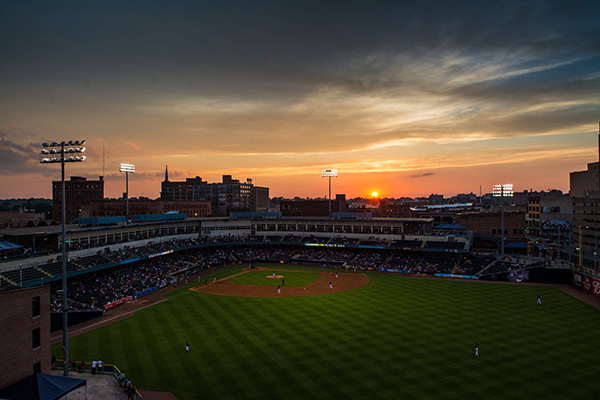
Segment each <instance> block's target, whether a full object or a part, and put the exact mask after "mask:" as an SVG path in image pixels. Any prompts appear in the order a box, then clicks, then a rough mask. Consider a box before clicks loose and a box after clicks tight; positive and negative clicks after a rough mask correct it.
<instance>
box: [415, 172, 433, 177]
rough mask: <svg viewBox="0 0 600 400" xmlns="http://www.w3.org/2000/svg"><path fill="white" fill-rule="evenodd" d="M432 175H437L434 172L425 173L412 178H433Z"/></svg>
mask: <svg viewBox="0 0 600 400" xmlns="http://www.w3.org/2000/svg"><path fill="white" fill-rule="evenodd" d="M432 175H435V173H434V172H425V173H423V174H415V175H411V176H410V177H411V178H423V177H425V176H432Z"/></svg>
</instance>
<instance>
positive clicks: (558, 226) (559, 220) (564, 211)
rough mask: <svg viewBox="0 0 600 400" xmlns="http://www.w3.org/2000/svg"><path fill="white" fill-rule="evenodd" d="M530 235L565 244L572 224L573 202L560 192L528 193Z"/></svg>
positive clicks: (528, 230)
mask: <svg viewBox="0 0 600 400" xmlns="http://www.w3.org/2000/svg"><path fill="white" fill-rule="evenodd" d="M526 219H527V232H528V233H529V234H530V235H534V236H539V237H544V238H549V239H555V240H560V241H561V242H566V241H567V240H568V239H569V238H570V236H571V227H572V224H573V200H572V199H571V196H569V195H568V194H563V192H561V191H560V190H552V191H550V192H541V193H530V194H529V198H528V204H527V216H526Z"/></svg>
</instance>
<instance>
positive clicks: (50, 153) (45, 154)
mask: <svg viewBox="0 0 600 400" xmlns="http://www.w3.org/2000/svg"><path fill="white" fill-rule="evenodd" d="M84 144H85V140H69V141H64V140H63V141H62V142H50V143H42V146H43V147H44V148H43V149H42V150H41V151H40V163H42V164H55V163H60V167H61V168H60V171H61V174H60V182H61V185H62V189H61V191H62V192H61V193H62V194H61V203H62V291H63V293H62V295H63V298H62V314H63V318H62V320H63V357H64V375H65V376H69V363H68V360H69V331H68V327H67V313H68V311H69V306H68V304H67V230H66V227H65V224H66V219H67V212H66V206H65V163H66V162H82V161H84V160H85V159H86V157H85V156H84V155H82V154H81V153H83V152H84V151H85V147H83V145H84Z"/></svg>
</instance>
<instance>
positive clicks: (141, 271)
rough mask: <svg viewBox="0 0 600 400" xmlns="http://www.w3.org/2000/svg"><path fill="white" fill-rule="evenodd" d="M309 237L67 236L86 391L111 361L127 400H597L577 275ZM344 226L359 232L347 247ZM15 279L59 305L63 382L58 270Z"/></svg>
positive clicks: (74, 352) (202, 233) (380, 229)
mask: <svg viewBox="0 0 600 400" xmlns="http://www.w3.org/2000/svg"><path fill="white" fill-rule="evenodd" d="M178 223H182V224H183V222H178ZM188 223H189V222H188ZM311 223H312V224H314V226H312V225H309V224H308V223H306V224H304V229H298V228H297V226H295V227H293V228H292V227H291V224H290V223H289V222H286V225H285V227H284V228H281V225H282V224H281V221H279V222H278V223H277V222H274V221H265V220H260V219H254V220H252V219H241V220H240V219H237V220H236V219H229V218H225V219H218V220H210V221H203V222H202V223H201V224H198V225H197V227H195V228H190V229H188V228H183V229H179V228H177V227H176V228H175V229H173V227H169V228H167V229H166V230H165V232H164V234H163V233H162V230H160V229H159V230H158V231H157V230H156V228H157V226H156V224H154V225H152V224H140V225H139V226H137V228H136V227H135V226H128V227H127V228H123V227H103V228H86V229H81V230H79V231H77V230H73V231H71V232H70V233H69V246H70V251H69V259H68V263H67V266H68V271H69V274H68V277H69V279H68V290H67V300H68V305H69V318H70V319H69V341H68V346H69V357H70V358H71V363H72V364H73V368H72V370H73V373H74V374H77V375H76V376H77V377H85V376H86V375H89V373H90V372H89V371H90V368H91V365H92V362H94V361H95V360H97V359H102V360H103V362H104V365H105V366H106V367H105V368H106V369H105V370H104V373H105V374H106V373H109V374H114V376H115V382H117V383H118V384H121V385H123V384H124V382H123V381H126V382H127V385H129V386H131V387H133V388H134V391H133V393H131V395H130V398H136V397H137V398H140V397H141V398H145V399H157V398H165V399H173V398H176V399H180V400H184V399H198V398H203V399H265V398H285V399H317V398H319V399H320V398H340V399H342V398H343V399H387V398H389V399H392V398H393V399H592V398H596V397H597V396H598V393H600V381H599V380H598V379H597V377H598V375H599V373H600V366H599V364H598V358H597V354H596V353H597V352H596V351H594V348H595V345H594V343H595V342H596V339H597V336H598V332H600V298H598V297H596V296H594V295H593V294H591V293H587V292H586V290H584V288H578V287H577V286H576V285H574V283H575V280H577V279H575V280H574V275H575V276H579V279H581V275H582V274H581V272H580V271H575V272H574V271H573V270H572V269H569V268H565V267H564V266H561V265H558V264H556V263H553V262H551V261H550V260H542V259H539V258H536V257H529V256H527V255H526V254H513V255H506V256H505V257H498V256H497V254H494V253H492V252H489V248H488V246H487V245H486V244H485V243H484V241H482V240H481V238H477V237H476V236H475V235H473V234H472V233H468V232H448V231H445V232H436V231H435V230H433V229H432V224H431V221H415V220H405V221H374V220H372V221H362V222H357V221H352V222H348V221H333V220H326V221H324V220H314V221H312V222H311ZM159 225H161V224H159ZM162 225H163V227H164V226H166V225H167V224H166V223H163V224H162ZM274 225H278V226H274ZM350 225H352V227H351V229H352V230H354V229H357V230H360V231H361V232H360V233H358V232H356V233H352V232H340V231H341V230H342V228H340V227H341V226H350ZM123 229H128V230H130V232H128V233H127V238H128V239H129V240H122V239H123V234H122V232H121V231H122V230H123ZM135 229H137V230H138V231H137V232H133V231H132V230H135ZM344 229H346V228H344ZM394 229H397V230H398V231H397V232H395V231H394ZM150 231H151V232H153V234H149V233H148V232H150ZM107 232H110V233H107ZM117 232H118V233H119V234H117ZM180 232H181V233H180ZM400 232H401V233H400ZM94 235H95V236H94ZM102 235H104V237H105V239H100V237H101V236H102ZM108 235H112V236H110V239H111V240H106V238H107V237H108ZM130 235H131V236H130ZM132 237H133V238H134V239H133V240H132ZM22 263H23V260H21V265H20V266H19V268H13V269H8V268H4V269H2V270H1V271H0V280H1V282H2V286H3V287H14V286H20V287H23V288H26V287H38V286H40V285H44V287H49V290H50V301H49V307H50V308H51V309H52V310H53V313H52V316H51V317H52V318H51V324H52V328H51V329H52V334H51V338H50V342H51V348H50V352H51V355H52V356H53V358H52V362H53V365H52V367H53V368H57V369H60V368H62V366H63V362H64V360H63V358H64V357H63V351H62V347H61V345H62V343H61V340H62V333H61V328H62V327H61V325H60V322H61V319H60V316H61V312H60V311H61V303H62V295H63V291H62V289H61V286H60V283H61V282H60V280H61V278H62V276H61V274H60V264H61V261H60V260H56V259H52V258H48V259H47V260H45V261H44V262H43V263H41V264H37V265H28V266H26V267H24V266H23V265H22ZM584 276H585V275H584ZM48 363H49V361H48ZM42 368H44V367H42ZM79 369H81V370H83V371H82V372H75V371H76V370H79ZM124 377H126V378H124Z"/></svg>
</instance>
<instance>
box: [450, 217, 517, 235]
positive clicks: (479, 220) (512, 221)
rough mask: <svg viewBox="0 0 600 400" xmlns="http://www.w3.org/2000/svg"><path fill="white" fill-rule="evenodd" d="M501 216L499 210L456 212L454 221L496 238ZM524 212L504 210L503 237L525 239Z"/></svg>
mask: <svg viewBox="0 0 600 400" xmlns="http://www.w3.org/2000/svg"><path fill="white" fill-rule="evenodd" d="M501 219H502V217H501V214H500V212H489V213H459V214H456V217H455V222H456V223H457V224H460V225H462V226H464V227H465V228H467V230H469V231H474V232H477V233H480V234H482V235H492V236H496V237H497V238H500V237H501V233H502V221H501ZM525 228H526V224H525V212H524V211H505V212H504V238H505V239H509V240H524V239H525Z"/></svg>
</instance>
